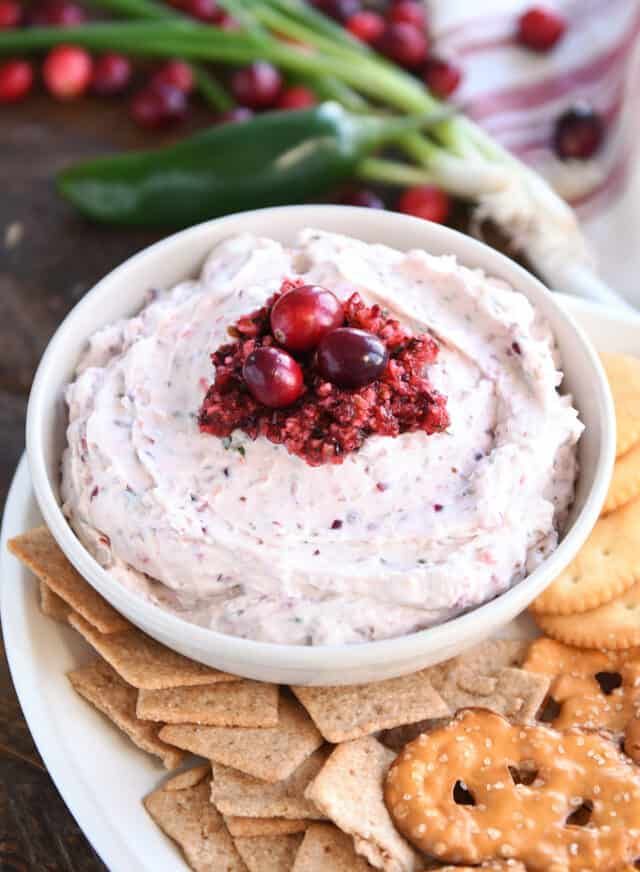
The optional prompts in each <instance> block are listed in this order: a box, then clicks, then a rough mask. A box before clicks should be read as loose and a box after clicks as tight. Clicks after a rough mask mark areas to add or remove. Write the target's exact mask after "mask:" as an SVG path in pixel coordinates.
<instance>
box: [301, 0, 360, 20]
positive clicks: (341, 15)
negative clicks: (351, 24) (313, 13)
mask: <svg viewBox="0 0 640 872" xmlns="http://www.w3.org/2000/svg"><path fill="white" fill-rule="evenodd" d="M313 5H314V6H315V7H316V8H317V9H319V10H320V11H321V12H324V14H325V15H328V16H329V17H330V18H333V19H335V20H336V21H340V22H345V21H348V19H349V18H351V17H352V16H353V15H355V14H356V12H359V11H360V0H313Z"/></svg>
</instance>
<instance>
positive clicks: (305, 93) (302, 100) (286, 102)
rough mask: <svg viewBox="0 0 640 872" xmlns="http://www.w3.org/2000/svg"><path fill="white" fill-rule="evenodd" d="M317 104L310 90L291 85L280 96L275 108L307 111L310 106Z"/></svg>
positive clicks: (302, 86)
mask: <svg viewBox="0 0 640 872" xmlns="http://www.w3.org/2000/svg"><path fill="white" fill-rule="evenodd" d="M317 102H318V98H317V97H316V95H315V94H314V93H313V91H312V90H311V88H305V86H304V85H292V86H291V88H285V89H284V91H283V92H282V93H281V94H280V96H279V97H278V102H277V103H276V106H277V108H278V109H308V108H309V107H310V106H315V105H316V103H317Z"/></svg>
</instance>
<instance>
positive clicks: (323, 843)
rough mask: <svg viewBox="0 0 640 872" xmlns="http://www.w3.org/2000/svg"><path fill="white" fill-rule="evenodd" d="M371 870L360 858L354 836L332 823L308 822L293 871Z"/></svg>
mask: <svg viewBox="0 0 640 872" xmlns="http://www.w3.org/2000/svg"><path fill="white" fill-rule="evenodd" d="M329 870H331V872H372V870H373V866H371V865H370V864H369V863H367V861H366V860H365V859H364V857H359V856H358V855H357V854H356V851H355V848H354V847H353V839H352V838H351V837H350V836H347V835H346V833H343V832H342V830H339V829H338V828H337V827H335V826H334V825H333V824H311V826H310V827H309V829H308V830H307V833H306V835H305V837H304V841H303V842H302V845H301V846H300V850H299V851H298V855H297V857H296V861H295V863H294V864H293V870H292V872H329Z"/></svg>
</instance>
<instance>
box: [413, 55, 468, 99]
mask: <svg viewBox="0 0 640 872" xmlns="http://www.w3.org/2000/svg"><path fill="white" fill-rule="evenodd" d="M422 78H423V80H424V83H425V85H426V86H427V88H428V89H429V90H430V91H431V92H432V93H433V94H435V95H436V97H440V99H442V100H445V99H446V98H447V97H450V96H451V94H453V92H454V91H455V90H456V88H457V87H458V85H459V84H460V81H461V79H462V71H461V70H460V67H458V66H456V64H454V63H452V61H446V60H443V59H442V58H437V57H431V58H429V60H428V61H427V63H426V64H425V66H424V69H423V72H422Z"/></svg>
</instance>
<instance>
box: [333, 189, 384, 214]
mask: <svg viewBox="0 0 640 872" xmlns="http://www.w3.org/2000/svg"><path fill="white" fill-rule="evenodd" d="M340 202H341V203H342V205H343V206H363V207H364V208H365V209H384V201H383V200H382V198H381V197H379V196H378V195H377V194H376V192H375V191H371V190H369V188H355V189H351V190H350V191H345V193H344V194H343V195H342V196H341V197H340Z"/></svg>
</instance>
